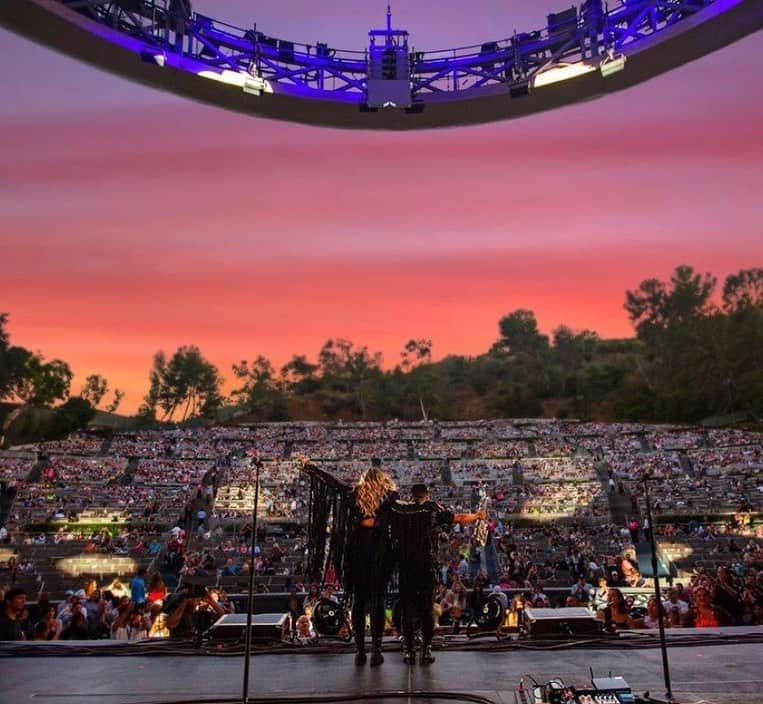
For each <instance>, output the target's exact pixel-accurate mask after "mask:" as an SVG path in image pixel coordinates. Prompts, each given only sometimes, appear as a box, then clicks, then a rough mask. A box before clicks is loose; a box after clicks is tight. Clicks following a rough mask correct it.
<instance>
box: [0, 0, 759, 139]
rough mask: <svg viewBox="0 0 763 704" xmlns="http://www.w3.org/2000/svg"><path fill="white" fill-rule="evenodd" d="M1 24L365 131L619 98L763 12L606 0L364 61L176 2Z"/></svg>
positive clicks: (379, 35)
mask: <svg viewBox="0 0 763 704" xmlns="http://www.w3.org/2000/svg"><path fill="white" fill-rule="evenodd" d="M0 24H3V25H5V26H7V27H9V28H10V29H12V30H14V31H17V32H19V33H20V34H23V35H25V36H28V37H30V38H31V39H33V40H35V41H38V42H41V43H43V44H46V45H48V46H51V47H53V48H55V49H58V50H60V51H63V52H65V53H67V54H69V55H72V56H75V57H76V58H79V59H82V60H84V61H87V62H90V63H93V64H95V65H97V66H99V67H101V68H105V69H107V70H110V71H112V72H114V73H118V74H120V75H124V76H126V77H128V78H131V79H133V80H138V81H141V82H143V83H147V84H149V85H152V86H154V87H157V88H160V89H164V90H169V91H172V92H175V93H178V94H180V95H185V96H188V97H191V98H194V99H198V100H203V101H205V102H209V103H213V104H216V105H219V106H222V107H225V108H228V109H233V110H237V111H241V112H248V113H252V114H256V115H261V116H264V117H270V118H274V119H282V120H290V121H295V122H303V123H309V124H316V125H325V126H334V127H348V128H366V129H416V128H431V127H445V126H452V125H459V124H473V123H481V122H490V121H494V120H501V119H508V118H512V117H519V116H521V115H526V114H529V113H533V112H538V111H541V110H548V109H553V108H556V107H560V106H562V105H566V104H570V103H574V102H579V101H581V100H588V99H591V98H595V97H598V96H600V95H603V94H606V93H609V92H614V91H617V90H621V89H623V88H627V87H629V86H631V85H635V84H636V83H640V82H642V81H644V80H647V79H649V78H651V77H653V76H655V75H658V74H660V73H663V72H665V71H669V70H671V69H673V68H675V67H677V66H680V65H681V64H684V63H687V62H688V61H691V60H693V59H695V58H697V57H700V56H703V55H705V54H707V53H710V52H712V51H714V50H716V49H719V48H721V47H723V46H726V45H728V44H730V43H731V42H733V41H736V40H738V39H740V38H742V37H744V36H746V35H748V34H751V33H753V32H755V31H757V30H759V29H760V28H761V27H763V0H624V1H622V2H616V3H613V6H612V7H611V8H610V7H608V6H607V5H605V4H604V3H603V2H602V0H585V1H584V2H583V3H582V5H581V6H580V7H570V8H568V9H565V10H562V11H559V12H555V13H552V14H549V15H548V23H547V25H546V26H545V27H543V28H542V29H539V30H537V31H533V32H521V33H517V32H514V34H513V35H512V36H510V37H507V38H505V39H499V40H495V41H488V42H485V43H483V44H480V45H476V46H469V47H459V48H456V49H447V50H442V51H427V52H423V51H416V50H412V49H411V48H410V47H409V44H408V33H407V32H405V31H403V30H397V29H393V27H392V22H391V16H390V13H389V11H388V13H387V26H386V28H384V29H375V30H371V31H370V32H369V46H368V48H367V49H365V50H364V51H345V50H339V49H336V48H334V47H332V46H330V45H329V44H326V43H320V42H316V43H315V44H302V43H299V42H294V41H290V40H286V39H280V38H275V37H271V36H268V35H266V34H264V33H263V32H261V31H260V30H259V29H258V28H257V26H256V25H253V26H252V27H251V28H250V29H242V28H238V27H233V26H231V25H228V24H225V23H224V22H220V21H219V20H215V19H212V18H211V17H207V16H204V15H201V14H199V13H193V14H187V13H186V12H185V3H184V2H183V0H2V1H0Z"/></svg>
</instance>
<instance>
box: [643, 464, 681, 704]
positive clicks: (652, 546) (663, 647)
mask: <svg viewBox="0 0 763 704" xmlns="http://www.w3.org/2000/svg"><path fill="white" fill-rule="evenodd" d="M650 478H651V477H650V476H649V475H648V474H645V475H644V477H643V478H642V481H643V482H644V499H645V500H646V518H647V520H648V521H649V548H650V550H651V552H652V576H653V577H654V593H655V596H656V597H657V623H658V624H659V627H660V651H661V652H662V674H663V676H664V677H665V696H666V697H667V698H668V701H672V700H673V693H672V691H671V686H670V668H669V667H668V645H667V643H666V642H665V619H664V618H663V613H662V612H663V609H662V595H661V594H660V575H659V570H658V568H657V549H656V547H655V544H654V529H655V525H654V522H653V521H652V502H651V501H650V500H649V479H650Z"/></svg>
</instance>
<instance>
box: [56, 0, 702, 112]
mask: <svg viewBox="0 0 763 704" xmlns="http://www.w3.org/2000/svg"><path fill="white" fill-rule="evenodd" d="M59 1H60V2H62V3H63V4H65V5H66V6H68V7H70V8H72V9H74V10H76V11H77V12H79V13H82V14H84V15H86V16H88V17H90V18H92V19H95V20H96V21H99V22H101V23H103V24H106V25H109V26H111V27H113V28H114V29H116V30H118V31H120V32H124V33H127V34H129V35H132V36H134V37H137V38H139V39H140V40H142V41H144V42H146V44H148V45H149V46H153V47H160V48H161V49H162V51H165V52H175V53H177V54H179V55H181V56H183V57H188V58H190V59H193V60H195V61H198V62H201V63H204V64H208V65H209V66H211V67H215V68H218V69H227V70H233V71H237V72H241V71H248V72H251V73H255V74H256V75H258V76H260V77H261V78H263V79H265V80H267V81H270V82H276V83H281V84H282V85H284V86H289V87H290V88H291V90H294V89H297V91H299V89H302V90H303V91H305V93H306V94H314V93H315V92H317V95H314V97H320V98H324V99H329V100H330V99H334V100H347V99H348V98H349V97H352V96H356V97H359V98H360V97H362V96H363V95H364V94H365V92H366V81H367V72H368V52H367V51H350V50H344V49H336V48H333V47H331V46H329V45H328V44H327V43H320V42H316V43H313V44H307V43H302V42H294V41H291V40H285V39H280V38H276V37H270V36H268V35H266V34H263V33H262V32H260V31H259V30H258V29H257V26H256V24H253V25H252V27H251V28H249V29H245V28H242V27H237V26H235V25H232V24H229V23H226V22H221V21H219V20H215V19H212V18H210V17H207V16H205V15H201V14H199V13H193V14H192V15H190V16H185V15H183V14H182V11H179V10H178V7H179V5H175V3H170V2H169V0H119V1H109V0H59ZM714 2H717V0H620V1H618V2H617V3H616V4H615V6H614V7H613V9H609V7H608V6H606V5H605V4H604V3H603V2H602V1H601V0H585V2H583V4H582V5H581V7H580V9H579V10H576V9H575V8H574V7H572V8H570V9H568V10H565V11H563V12H560V13H557V14H556V15H549V22H550V24H549V25H548V26H546V27H544V28H542V29H539V30H535V31H532V32H522V33H517V32H515V33H514V34H513V35H512V36H510V37H506V38H503V39H498V40H494V41H489V42H485V43H482V44H475V45H471V46H463V47H456V48H453V49H440V50H435V51H428V52H420V51H415V50H414V51H412V52H411V53H410V64H411V88H412V94H413V98H414V100H417V99H418V100H420V101H421V100H425V99H426V97H427V96H428V95H433V94H439V95H441V96H442V95H445V97H453V96H454V95H458V94H463V93H464V92H466V91H474V90H475V89H479V88H482V87H486V86H491V85H501V84H503V85H506V84H508V85H512V84H517V83H519V84H521V83H524V84H527V83H528V82H529V81H530V80H531V79H532V78H533V77H534V76H535V75H537V74H538V73H540V72H543V71H545V70H547V69H548V68H551V67H554V66H559V65H565V64H567V63H578V62H582V61H588V62H594V61H598V60H600V59H601V57H604V56H606V55H607V53H610V54H612V53H613V52H620V51H627V50H628V48H629V47H630V46H631V45H634V44H636V43H638V42H640V41H642V40H644V39H646V38H648V37H649V36H652V35H654V34H656V33H658V32H660V31H662V30H664V29H665V28H668V27H670V26H672V25H674V24H676V23H677V22H680V21H681V20H683V19H685V18H687V17H689V16H691V15H693V14H695V13H696V12H697V11H699V10H701V9H702V8H704V7H706V6H707V5H710V4H712V3H714ZM460 97H466V96H465V95H461V96H460Z"/></svg>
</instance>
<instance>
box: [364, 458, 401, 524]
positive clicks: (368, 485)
mask: <svg viewBox="0 0 763 704" xmlns="http://www.w3.org/2000/svg"><path fill="white" fill-rule="evenodd" d="M395 489H397V485H396V484H395V482H394V480H393V479H392V477H390V476H389V474H387V473H386V472H384V471H383V470H381V469H379V468H378V467H371V469H369V470H368V471H366V473H365V474H363V476H362V477H361V478H360V481H359V482H358V485H357V487H356V489H355V503H356V504H357V506H358V509H359V510H360V513H361V514H362V515H363V517H364V518H374V517H375V516H376V512H377V511H378V510H379V506H380V505H381V502H382V501H383V500H384V497H385V496H386V495H387V494H388V493H390V492H391V491H395Z"/></svg>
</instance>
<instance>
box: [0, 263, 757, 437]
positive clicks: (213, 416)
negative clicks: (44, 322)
mask: <svg viewBox="0 0 763 704" xmlns="http://www.w3.org/2000/svg"><path fill="white" fill-rule="evenodd" d="M717 288H718V282H717V279H716V278H715V277H714V276H712V275H711V274H709V273H699V272H696V271H695V270H694V269H693V268H692V267H690V266H686V265H681V266H678V267H676V269H675V270H674V271H673V273H672V274H671V276H670V278H669V279H668V280H667V281H661V280H659V279H656V278H651V279H646V280H644V281H642V282H641V284H640V285H639V286H638V287H637V288H635V289H633V290H629V291H627V292H626V295H625V303H624V307H625V310H626V312H627V314H628V317H629V319H630V321H631V323H632V325H633V327H634V332H635V337H633V338H628V339H620V340H616V339H602V338H601V337H599V335H598V334H597V333H596V332H594V331H592V330H582V331H575V330H573V329H571V328H570V327H568V326H566V325H559V326H558V327H557V328H556V329H555V330H553V332H552V334H551V335H550V336H547V335H544V334H542V333H541V332H540V331H539V329H538V323H537V320H536V317H535V314H534V313H533V312H532V311H530V310H525V309H518V310H515V311H512V312H510V313H508V314H507V315H505V316H504V317H502V318H501V319H500V321H499V322H498V338H497V340H496V341H495V343H494V344H493V345H492V346H491V347H490V349H488V350H487V351H486V352H484V353H483V354H480V355H477V356H468V357H467V356H462V355H447V356H445V357H444V358H442V359H440V360H439V361H433V343H432V340H431V339H428V338H425V337H421V338H414V339H411V340H408V341H407V342H406V343H405V344H404V345H403V346H402V348H401V351H400V356H399V358H398V359H397V360H396V362H395V364H394V366H392V367H389V366H387V368H385V367H384V366H383V364H382V362H383V360H382V356H381V354H380V353H378V352H374V351H372V350H370V349H369V348H368V347H367V346H365V345H362V346H361V345H357V344H355V343H354V342H352V341H350V340H346V339H342V338H331V339H329V340H327V341H326V342H325V343H324V344H323V346H322V347H321V349H320V350H319V351H318V354H317V356H316V358H315V359H313V360H310V359H308V357H307V356H306V355H294V356H293V357H292V358H291V359H290V360H289V361H288V362H287V363H286V364H284V365H283V366H281V367H280V369H276V368H275V367H274V365H273V364H272V363H271V361H270V360H269V359H267V357H265V356H263V355H254V356H253V357H252V358H250V359H243V360H241V361H240V362H238V363H236V364H233V365H232V366H231V369H230V371H231V373H232V376H233V379H234V381H235V382H236V383H235V388H234V389H233V391H232V392H231V393H230V394H229V395H228V396H226V395H224V394H223V393H222V391H221V389H222V385H223V376H222V374H221V372H220V370H219V369H218V368H217V367H215V365H214V364H212V363H211V362H210V361H209V360H207V359H206V358H205V357H204V355H203V354H202V352H201V350H200V349H199V348H198V347H196V346H194V345H187V346H182V347H180V348H179V349H177V350H175V351H174V352H173V353H172V354H171V355H168V354H166V353H165V352H164V351H159V352H157V353H156V354H155V356H154V358H153V363H152V366H151V369H150V372H149V390H148V392H147V394H146V396H145V398H144V399H143V403H142V405H141V408H140V410H139V413H138V416H137V418H136V422H138V423H140V424H152V423H163V422H174V423H177V422H188V421H192V420H194V421H198V420H220V419H222V418H230V417H234V416H235V417H242V416H245V417H247V418H248V419H251V420H261V421H283V420H290V419H294V420H299V419H316V420H335V419H345V420H385V419H391V418H399V419H407V420H417V419H419V420H420V419H441V420H458V419H478V418H491V417H536V416H554V417H578V418H584V419H599V420H607V421H613V420H626V419H627V420H639V421H646V422H692V421H698V420H700V419H702V418H705V417H707V416H712V415H724V414H729V413H744V414H747V415H751V416H752V417H753V418H755V419H758V418H760V416H761V413H762V412H763V268H751V269H745V270H742V271H739V272H737V273H735V274H732V275H730V276H728V277H727V278H726V279H725V281H724V283H723V287H722V289H721V290H720V291H719V293H720V297H719V302H718V303H716V302H715V301H716V290H717ZM72 377H73V375H72V372H71V369H70V368H69V366H68V365H67V364H66V363H65V362H63V361H61V360H58V359H54V360H51V361H45V360H44V359H43V358H42V357H41V355H39V354H35V353H32V352H30V351H29V350H26V349H24V348H21V347H14V346H12V345H11V344H10V339H9V335H8V333H7V315H0V400H6V401H13V402H16V403H20V404H23V405H24V406H35V407H40V406H42V407H50V406H52V405H54V404H56V403H57V402H62V403H61V405H60V406H57V407H56V408H57V411H56V412H57V413H61V409H67V408H69V411H71V410H72V409H75V410H76V409H79V411H78V412H79V413H80V414H81V415H82V414H83V413H84V414H85V415H86V411H87V409H90V411H91V412H92V411H93V409H95V408H97V407H98V406H99V405H100V404H102V403H106V400H107V394H108V392H109V385H108V381H107V380H106V379H105V378H104V377H103V376H101V375H100V374H92V375H91V376H89V377H88V378H87V380H86V382H85V384H84V386H83V388H82V389H81V391H80V392H79V394H78V395H76V396H73V397H72V396H71V395H70V391H71V389H70V386H71V380H72ZM123 396H124V394H123V393H122V391H120V390H119V389H115V390H114V391H113V394H112V396H111V397H109V398H110V399H111V400H110V401H109V402H108V403H106V405H105V406H104V410H109V411H111V412H114V411H116V410H117V409H118V407H119V403H120V401H121V400H122V398H123ZM17 410H18V409H17Z"/></svg>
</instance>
